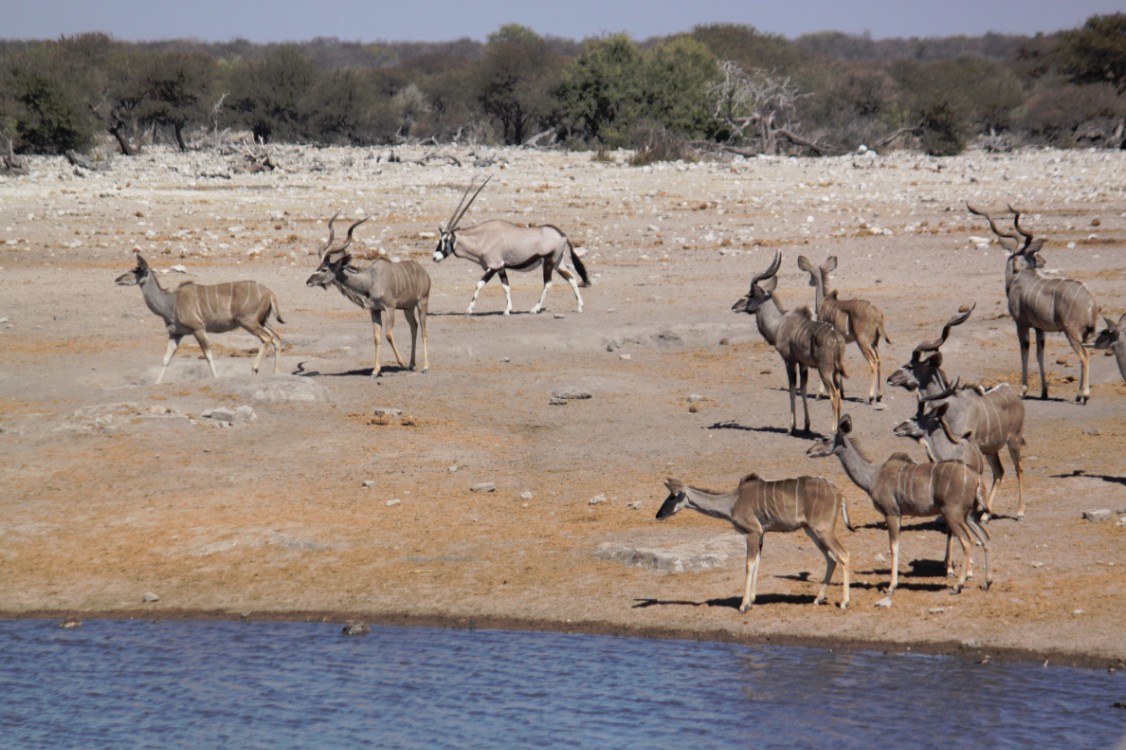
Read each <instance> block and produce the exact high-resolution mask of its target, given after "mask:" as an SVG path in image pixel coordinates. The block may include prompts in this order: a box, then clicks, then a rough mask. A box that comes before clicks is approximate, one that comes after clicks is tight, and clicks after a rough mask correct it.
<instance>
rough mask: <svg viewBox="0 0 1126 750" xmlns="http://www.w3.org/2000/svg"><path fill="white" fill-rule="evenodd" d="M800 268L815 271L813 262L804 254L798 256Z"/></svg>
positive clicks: (810, 271)
mask: <svg viewBox="0 0 1126 750" xmlns="http://www.w3.org/2000/svg"><path fill="white" fill-rule="evenodd" d="M798 268H800V269H801V270H803V271H806V272H807V273H813V271H814V268H813V263H811V262H810V260H809V258H807V257H805V256H804V255H799V256H798Z"/></svg>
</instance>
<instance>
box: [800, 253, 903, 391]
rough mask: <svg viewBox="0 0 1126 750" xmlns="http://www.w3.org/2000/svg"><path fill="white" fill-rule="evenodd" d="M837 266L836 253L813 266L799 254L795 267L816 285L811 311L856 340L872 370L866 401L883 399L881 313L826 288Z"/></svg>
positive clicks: (884, 336) (878, 309)
mask: <svg viewBox="0 0 1126 750" xmlns="http://www.w3.org/2000/svg"><path fill="white" fill-rule="evenodd" d="M836 267H837V256H835V255H830V256H829V257H828V259H827V260H826V261H825V262H824V263H823V264H821V265H820V266H816V265H814V264H813V262H812V261H811V260H810V259H809V258H807V257H805V256H804V255H799V256H798V268H800V269H801V270H803V271H805V272H806V273H808V274H809V285H810V286H812V287H814V288H815V290H816V291H815V292H814V296H813V312H814V314H815V315H817V319H818V320H824V321H825V322H826V323H832V324H833V327H834V328H836V329H837V330H838V331H840V332H841V333H842V334H843V335H844V337H845V341H846V342H851V341H855V342H856V346H857V347H859V349H860V353H861V354H862V355H863V356H864V361H866V362H867V363H868V370H869V371H870V372H871V374H872V381H871V384H870V385H869V386H868V403H872V402H873V401H882V400H883V398H884V394H883V390H882V387H883V376H882V374H881V372H880V367H881V364H882V361H881V359H880V338H881V337H883V340H884V341H885V342H887V343H889V344H890V343H891V339H889V338H888V335H887V331H885V330H884V314H883V312H882V311H881V310H880V308H878V307H876V306H875V305H873V304H872V303H871V302H869V301H867V300H863V299H840V298H839V297H838V296H837V290H836V289H830V288H829V274H830V273H832V272H833V269H834V268H836Z"/></svg>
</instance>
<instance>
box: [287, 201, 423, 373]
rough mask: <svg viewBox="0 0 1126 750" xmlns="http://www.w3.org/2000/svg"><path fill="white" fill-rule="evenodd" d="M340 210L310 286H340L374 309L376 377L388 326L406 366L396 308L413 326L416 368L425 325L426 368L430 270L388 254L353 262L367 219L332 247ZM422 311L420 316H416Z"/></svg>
mask: <svg viewBox="0 0 1126 750" xmlns="http://www.w3.org/2000/svg"><path fill="white" fill-rule="evenodd" d="M339 215H340V212H339V211H338V212H337V213H336V214H335V215H334V216H333V217H332V218H331V219H329V222H328V241H327V242H325V244H324V245H322V246H321V248H320V250H319V251H318V252H319V254H320V257H321V264H320V266H318V267H317V270H316V272H315V273H313V275H312V276H310V277H309V278H308V279H307V280H306V281H305V285H306V286H319V287H321V288H322V289H327V288H328V286H329V285H330V284H331V285H334V286H335V287H336V288H337V289H339V290H340V293H341V294H343V295H344V296H345V297H347V298H348V299H350V300H351V301H352V302H354V303H355V304H356V305H359V306H360V307H362V308H363V309H365V310H368V311H370V312H371V326H372V331H373V334H374V336H375V366H374V367H373V368H372V370H371V376H372V377H373V378H375V377H379V373H380V370H381V364H380V362H381V360H380V339H381V338H382V336H381V335H380V328H381V327H384V325H385V327H386V331H387V343H389V344H390V345H391V351H392V352H394V353H395V361H396V362H398V364H399V367H404V366H406V362H405V361H404V360H403V355H402V354H400V353H399V347H397V346H395V337H394V336H393V335H392V333H391V331H392V328H393V327H394V325H395V310H402V311H403V315H404V316H405V317H406V319H407V325H409V326H410V329H411V361H410V368H411V369H412V370H413V369H415V348H416V346H417V344H418V329H419V328H420V327H421V328H422V371H423V372H426V371H427V370H429V369H430V356H429V354H428V350H427V341H428V336H427V332H426V313H427V309H428V307H429V304H430V275H429V274H428V273H426V269H425V268H423V267H422V266H421V265H419V264H418V263H417V262H415V261H413V260H404V261H400V262H394V261H391V260H389V259H387V258H377V259H376V260H375V261H374V262H373V263H372V264H371V265H370V266H367V267H366V268H357V267H356V266H353V265H352V255H351V253H349V252H348V246H349V245H351V244H352V232H353V231H355V229H356V227H358V226H359V225H360V224H363V223H364V222H365V221H367V217H365V218H363V219H360V220H359V221H357V222H356V223H355V224H353V225H352V226H351V227H349V228H348V237H347V239H345V241H344V244H342V245H341V246H340V247H336V248H334V247H332V242H333V240H334V239H335V237H336V232H335V231H334V230H333V227H332V225H333V222H334V221H336V218H337V216H339ZM416 315H417V318H416Z"/></svg>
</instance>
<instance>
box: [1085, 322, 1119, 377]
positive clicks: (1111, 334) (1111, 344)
mask: <svg viewBox="0 0 1126 750" xmlns="http://www.w3.org/2000/svg"><path fill="white" fill-rule="evenodd" d="M1103 320H1105V321H1106V328H1104V329H1103V330H1101V331H1099V334H1098V336H1096V337H1095V342H1094V343H1093V344H1090V345H1089V346H1090V347H1091V348H1092V349H1109V350H1111V351H1113V352H1114V358H1115V360H1117V362H1118V372H1119V374H1121V375H1122V379H1123V380H1126V313H1123V315H1122V317H1120V318H1119V319H1118V323H1117V324H1116V323H1115V322H1114V321H1113V320H1111V319H1110V318H1107V317H1104V318H1103Z"/></svg>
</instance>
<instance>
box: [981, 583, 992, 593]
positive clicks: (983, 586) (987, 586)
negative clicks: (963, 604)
mask: <svg viewBox="0 0 1126 750" xmlns="http://www.w3.org/2000/svg"><path fill="white" fill-rule="evenodd" d="M992 585H993V581H986V582H985V583H983V584H981V590H982V591H989V587H990V586H992Z"/></svg>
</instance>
